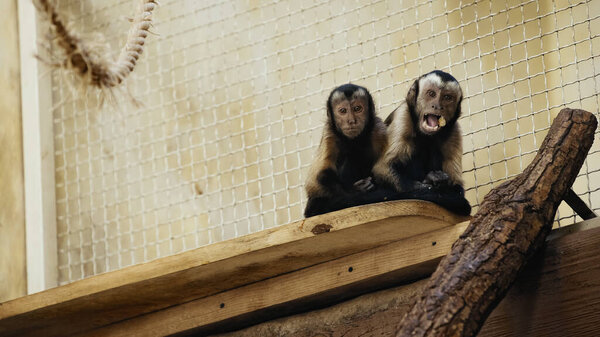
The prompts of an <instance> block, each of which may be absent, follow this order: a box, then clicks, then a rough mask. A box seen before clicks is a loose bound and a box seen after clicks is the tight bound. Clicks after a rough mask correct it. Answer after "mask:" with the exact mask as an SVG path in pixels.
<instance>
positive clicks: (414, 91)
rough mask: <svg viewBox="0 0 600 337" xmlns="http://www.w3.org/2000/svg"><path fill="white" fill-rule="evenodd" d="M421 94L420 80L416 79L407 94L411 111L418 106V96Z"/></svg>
mask: <svg viewBox="0 0 600 337" xmlns="http://www.w3.org/2000/svg"><path fill="white" fill-rule="evenodd" d="M418 95H419V80H418V79H417V80H415V82H414V83H413V84H412V86H411V87H410V89H408V94H407V95H406V104H408V107H409V109H410V110H411V111H414V109H415V107H416V106H417V96H418Z"/></svg>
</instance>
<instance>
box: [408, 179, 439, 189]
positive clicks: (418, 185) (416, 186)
mask: <svg viewBox="0 0 600 337" xmlns="http://www.w3.org/2000/svg"><path fill="white" fill-rule="evenodd" d="M432 187H433V184H430V183H426V182H420V181H415V182H413V183H412V186H411V188H410V189H409V190H410V191H419V190H430V189H431V188H432Z"/></svg>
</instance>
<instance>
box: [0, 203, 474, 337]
mask: <svg viewBox="0 0 600 337" xmlns="http://www.w3.org/2000/svg"><path fill="white" fill-rule="evenodd" d="M465 219H466V218H464V217H458V216H455V215H453V214H451V213H449V212H447V211H445V210H444V209H442V208H440V207H438V206H436V205H434V204H432V203H429V202H424V201H416V200H412V201H407V200H405V201H391V202H385V203H380V204H373V205H366V206H359V207H353V208H348V209H345V210H341V211H338V212H333V213H329V214H324V215H321V216H317V217H312V218H308V219H304V220H301V221H298V222H295V223H291V224H287V225H283V226H279V227H275V228H272V229H269V230H265V231H261V232H258V233H254V234H250V235H247V236H244V237H240V238H237V239H234V240H229V241H224V242H220V243H217V244H213V245H210V246H205V247H200V248H198V249H195V250H192V251H188V252H184V253H181V254H178V255H174V256H170V257H166V258H162V259H158V260H155V261H152V262H148V263H144V264H141V265H136V266H132V267H128V268H125V269H122V270H120V271H116V272H110V273H106V274H102V275H97V276H94V277H91V278H88V279H84V280H81V281H77V282H74V283H72V284H68V285H65V286H61V287H57V288H55V289H50V290H48V291H45V292H42V293H39V294H34V295H31V296H26V297H24V298H20V299H17V300H14V301H10V302H6V303H3V304H2V305H1V306H0V334H1V335H3V336H17V335H18V336H23V335H39V334H40V331H42V330H43V334H44V335H45V336H52V335H66V334H72V333H75V332H81V331H86V330H88V329H92V328H96V327H100V326H105V325H107V324H110V323H113V322H117V321H121V320H124V319H127V318H131V317H135V316H138V315H141V314H144V313H148V312H152V311H156V310H159V309H162V308H165V307H169V306H173V305H177V304H180V303H184V302H189V301H192V300H195V299H199V298H202V297H206V296H210V295H214V294H216V293H219V292H222V291H225V290H228V289H233V288H236V287H240V286H243V285H246V284H250V283H252V282H256V281H260V280H263V279H266V278H270V277H274V276H277V275H280V274H283V273H287V272H290V271H294V270H298V269H301V268H306V267H309V266H312V265H315V264H318V263H322V262H325V261H330V260H332V259H336V258H339V257H343V256H346V255H350V254H354V253H357V252H361V251H364V250H367V249H371V248H374V247H377V246H381V245H385V244H388V243H390V242H394V241H398V240H400V239H405V238H409V237H412V236H415V235H419V234H423V233H427V232H431V231H434V230H438V229H441V228H444V227H448V226H450V225H451V224H456V223H459V222H461V221H464V220H465ZM324 233H326V234H324ZM100 312H101V313H102V314H98V313H100Z"/></svg>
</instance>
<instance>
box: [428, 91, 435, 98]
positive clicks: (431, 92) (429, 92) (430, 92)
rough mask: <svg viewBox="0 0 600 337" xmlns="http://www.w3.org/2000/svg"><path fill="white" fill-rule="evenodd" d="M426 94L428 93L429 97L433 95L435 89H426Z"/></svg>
mask: <svg viewBox="0 0 600 337" xmlns="http://www.w3.org/2000/svg"><path fill="white" fill-rule="evenodd" d="M427 95H429V97H435V91H433V90H428V91H427Z"/></svg>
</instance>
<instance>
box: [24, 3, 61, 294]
mask: <svg viewBox="0 0 600 337" xmlns="http://www.w3.org/2000/svg"><path fill="white" fill-rule="evenodd" d="M18 12H19V43H20V51H21V108H22V115H23V154H24V155H23V166H24V181H25V238H26V239H25V240H26V251H27V292H28V293H29V294H32V293H35V292H38V291H42V290H45V289H48V288H51V287H55V286H56V285H57V281H58V264H57V240H56V203H55V194H56V188H55V182H54V172H55V170H54V133H53V125H52V123H53V122H52V109H51V107H52V95H51V89H50V88H51V79H50V71H49V69H48V67H47V66H45V65H44V63H43V62H40V61H39V60H38V59H37V58H36V55H40V51H39V50H38V46H37V37H38V35H39V34H40V33H41V32H43V29H44V27H42V26H40V21H38V20H37V19H36V16H37V15H36V9H35V7H34V5H33V2H32V1H31V0H19V1H18Z"/></svg>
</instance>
